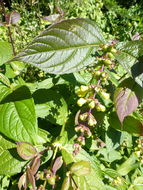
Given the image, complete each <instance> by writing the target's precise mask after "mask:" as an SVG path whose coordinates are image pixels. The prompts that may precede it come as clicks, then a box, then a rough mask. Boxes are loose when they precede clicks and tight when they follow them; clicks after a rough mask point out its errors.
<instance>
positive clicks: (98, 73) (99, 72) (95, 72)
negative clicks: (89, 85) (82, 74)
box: [94, 71, 102, 77]
mask: <svg viewBox="0 0 143 190" xmlns="http://www.w3.org/2000/svg"><path fill="white" fill-rule="evenodd" d="M101 74H102V72H101V71H94V75H95V76H97V77H99V76H100V75H101Z"/></svg>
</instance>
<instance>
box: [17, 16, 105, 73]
mask: <svg viewBox="0 0 143 190" xmlns="http://www.w3.org/2000/svg"><path fill="white" fill-rule="evenodd" d="M103 43H105V40H104V38H103V36H102V33H101V31H100V30H99V28H98V27H97V25H96V24H95V23H94V22H93V21H90V20H88V19H82V18H77V19H69V20H63V21H61V22H59V23H56V24H54V25H52V26H50V27H49V28H48V29H47V30H45V31H44V32H43V33H42V34H40V35H39V36H38V37H36V38H35V39H34V40H33V42H31V44H30V45H29V46H28V47H27V48H26V49H25V50H24V51H23V52H21V53H20V54H19V55H17V56H16V57H15V58H14V60H20V61H23V62H26V63H29V64H32V65H35V66H36V67H38V68H40V69H42V70H44V71H46V72H48V73H54V74H64V73H72V72H77V71H79V70H81V69H82V68H84V67H85V66H87V65H90V64H93V63H94V61H95V57H94V56H93V55H94V54H95V52H96V51H97V49H98V47H99V45H101V44H103Z"/></svg>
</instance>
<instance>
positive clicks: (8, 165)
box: [0, 135, 26, 175]
mask: <svg viewBox="0 0 143 190" xmlns="http://www.w3.org/2000/svg"><path fill="white" fill-rule="evenodd" d="M25 164H26V162H25V161H23V160H21V159H20V157H19V156H18V154H17V152H16V144H15V143H13V142H11V141H10V140H9V139H7V138H5V137H3V136H2V135H0V175H13V174H16V173H19V172H21V169H22V167H23V166H24V165H25Z"/></svg>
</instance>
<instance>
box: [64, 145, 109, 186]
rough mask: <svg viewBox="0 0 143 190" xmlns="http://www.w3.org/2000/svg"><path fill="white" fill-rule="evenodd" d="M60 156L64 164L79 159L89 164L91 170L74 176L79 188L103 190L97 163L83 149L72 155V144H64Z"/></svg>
mask: <svg viewBox="0 0 143 190" xmlns="http://www.w3.org/2000/svg"><path fill="white" fill-rule="evenodd" d="M62 156H63V159H64V161H65V162H66V164H70V163H72V162H78V161H81V160H84V161H88V162H90V164H91V172H90V174H89V175H85V176H80V177H77V176H74V180H75V181H76V183H77V185H78V186H79V189H84V190H105V189H106V188H105V186H104V184H103V182H102V178H101V170H100V168H99V165H98V163H97V162H96V161H95V160H94V159H93V158H92V157H91V156H90V155H89V154H88V153H87V152H86V151H84V150H83V149H82V150H81V151H80V153H78V154H77V155H75V156H74V155H73V146H72V145H65V146H64V147H63V149H62Z"/></svg>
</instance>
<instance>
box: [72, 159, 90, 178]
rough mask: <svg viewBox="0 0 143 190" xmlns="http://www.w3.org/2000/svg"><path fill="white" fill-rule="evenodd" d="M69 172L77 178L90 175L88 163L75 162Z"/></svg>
mask: <svg viewBox="0 0 143 190" xmlns="http://www.w3.org/2000/svg"><path fill="white" fill-rule="evenodd" d="M70 172H71V173H72V174H75V175H77V176H84V175H89V174H90V173H91V165H90V162H88V161H79V162H76V163H74V164H73V165H72V166H71V168H70Z"/></svg>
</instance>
